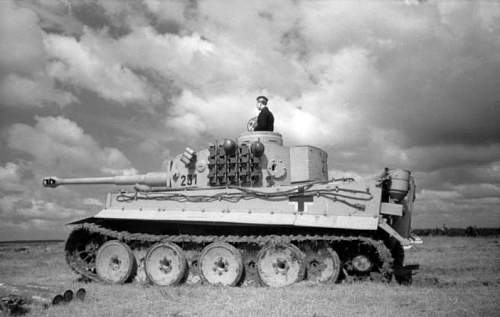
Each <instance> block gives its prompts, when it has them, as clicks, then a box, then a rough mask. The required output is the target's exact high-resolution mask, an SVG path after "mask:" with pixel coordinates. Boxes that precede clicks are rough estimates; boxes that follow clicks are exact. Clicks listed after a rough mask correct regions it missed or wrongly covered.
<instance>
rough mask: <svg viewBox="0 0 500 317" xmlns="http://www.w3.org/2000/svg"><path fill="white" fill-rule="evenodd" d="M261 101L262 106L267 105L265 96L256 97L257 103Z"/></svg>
mask: <svg viewBox="0 0 500 317" xmlns="http://www.w3.org/2000/svg"><path fill="white" fill-rule="evenodd" d="M259 100H263V104H265V105H267V100H268V99H267V97H266V96H259V97H257V101H259Z"/></svg>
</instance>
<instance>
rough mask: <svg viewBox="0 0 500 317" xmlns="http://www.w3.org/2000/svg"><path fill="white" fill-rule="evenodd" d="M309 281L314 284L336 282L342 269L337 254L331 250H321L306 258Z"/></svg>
mask: <svg viewBox="0 0 500 317" xmlns="http://www.w3.org/2000/svg"><path fill="white" fill-rule="evenodd" d="M306 262H307V279H308V280H310V281H313V282H320V283H326V282H336V281H337V279H338V277H339V274H340V270H341V269H342V266H341V263H340V258H339V255H338V254H337V252H336V251H335V250H333V249H331V248H320V249H318V250H317V251H316V252H314V251H313V252H312V253H311V254H309V255H308V256H307V258H306Z"/></svg>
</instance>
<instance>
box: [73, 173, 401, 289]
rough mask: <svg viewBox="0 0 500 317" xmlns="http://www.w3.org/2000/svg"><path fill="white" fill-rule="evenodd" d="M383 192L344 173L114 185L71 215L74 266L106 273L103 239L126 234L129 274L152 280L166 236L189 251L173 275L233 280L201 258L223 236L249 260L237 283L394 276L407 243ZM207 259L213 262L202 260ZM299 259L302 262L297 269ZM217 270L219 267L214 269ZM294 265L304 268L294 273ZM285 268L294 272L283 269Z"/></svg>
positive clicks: (187, 279)
mask: <svg viewBox="0 0 500 317" xmlns="http://www.w3.org/2000/svg"><path fill="white" fill-rule="evenodd" d="M381 196H382V193H381V188H380V187H377V186H376V183H375V182H373V183H371V184H370V183H366V182H353V181H346V180H344V181H337V182H315V183H310V184H302V185H300V186H298V185H293V186H281V187H280V188H259V189H258V190H257V189H248V188H247V189H241V188H229V187H226V188H209V189H196V188H191V189H185V190H182V191H178V190H171V191H155V192H120V193H110V194H108V196H107V199H106V204H105V208H104V209H102V210H101V211H100V212H99V213H97V214H96V215H95V216H94V217H91V218H87V219H82V220H79V221H76V222H73V223H71V225H73V226H74V229H73V232H72V233H71V235H70V237H69V238H68V240H67V243H66V258H67V262H68V264H69V265H70V267H71V268H72V269H73V270H74V271H75V272H76V273H78V274H80V275H83V276H86V277H87V278H89V279H93V280H99V281H104V280H103V279H102V278H101V277H100V276H99V274H98V273H97V269H96V266H98V262H97V265H96V257H97V256H98V252H99V250H100V248H101V246H102V245H103V244H104V243H106V242H107V241H114V240H116V241H120V242H121V243H123V244H124V245H126V246H127V248H129V249H130V252H132V254H133V257H134V259H135V260H134V261H135V263H136V264H135V266H134V267H133V268H132V267H131V268H130V270H131V272H132V271H133V272H132V273H131V275H130V277H127V278H124V279H123V281H136V282H140V283H149V282H151V278H148V276H150V275H148V274H147V273H148V272H150V271H149V270H152V269H148V267H147V266H145V265H144V263H150V262H148V259H149V258H148V252H150V251H149V250H152V249H155V250H158V244H162V243H163V244H168V245H166V246H165V248H167V247H168V246H170V244H173V245H175V249H176V250H177V249H179V250H182V253H183V255H184V257H183V258H185V263H186V264H185V267H186V268H185V269H183V275H182V276H179V277H176V278H175V279H170V280H175V281H176V284H179V283H190V284H193V283H211V284H214V283H215V284H217V283H219V282H220V283H222V284H223V285H225V284H224V283H225V281H226V280H221V281H219V282H213V281H211V280H210V278H207V277H205V275H206V274H204V273H203V272H205V273H206V272H207V269H206V265H211V263H212V262H214V261H212V259H211V260H210V261H212V262H210V261H208V260H207V261H208V262H207V261H205V262H202V259H204V258H205V257H206V254H207V252H208V251H206V250H207V249H208V250H209V251H210V250H212V249H214V248H215V250H218V251H220V252H222V253H221V254H222V255H224V254H225V253H224V252H226V251H227V250H225V249H223V248H222V249H221V248H220V245H219V244H220V243H224V245H223V246H225V245H229V246H231V247H233V248H234V249H235V250H236V251H234V250H233V251H232V252H236V253H237V257H236V256H235V258H237V259H241V261H240V260H238V261H240V263H241V267H242V270H243V272H242V273H241V274H240V275H238V276H239V278H238V280H237V281H235V280H231V281H230V282H231V283H229V284H227V285H231V286H234V285H264V286H286V285H288V284H287V283H288V282H287V281H288V280H294V281H299V280H303V279H309V280H313V281H316V282H335V281H338V280H342V279H343V280H345V279H352V278H355V279H374V278H376V279H381V280H385V281H388V280H390V279H391V277H392V272H393V270H394V267H395V263H396V262H398V263H401V264H402V262H403V261H402V259H401V257H402V256H404V252H403V253H401V252H400V249H401V244H400V243H398V242H397V241H394V239H392V238H391V237H390V236H389V235H387V234H386V233H385V232H384V231H382V230H380V227H379V222H380V221H382V219H383V218H382V215H383V212H384V207H383V206H384V205H386V204H387V203H383V202H382V201H381ZM391 205H392V209H391V212H393V213H394V212H395V211H394V208H396V213H397V209H398V208H399V209H402V208H403V205H396V204H391ZM276 245H277V246H278V247H279V248H281V249H279V250H278V251H280V250H281V251H280V252H283V255H280V256H279V257H277V258H276V259H274V260H275V263H274V262H273V263H274V266H273V267H271V266H268V267H267V268H266V267H265V263H266V259H267V258H269V257H271V258H272V256H271V255H272V254H274V253H273V252H278V251H276V250H273V252H271V251H269V250H268V249H269V248H271V247H272V246H276ZM216 247H219V249H220V250H219V249H217V248H216ZM211 248H212V249H211ZM221 250H222V251H221ZM263 250H267V251H268V252H267V253H265V252H264V253H263ZM283 250H286V252H289V253H291V254H294V255H293V256H291V257H290V259H296V261H295V262H290V263H289V264H286V265H284V267H285V269H283V270H285V273H283V272H281V271H280V270H279V269H276V268H275V267H276V265H278V264H279V261H278V260H279V259H287V257H286V256H287V254H288V253H286V252H285V251H283ZM297 250H298V251H297ZM396 250H399V251H398V252H396ZM123 252H125V251H123ZM179 252H180V251H179ZM227 252H229V251H227ZM227 252H226V253H227ZM262 254H265V255H262ZM270 254H271V255H270ZM332 254H334V255H335V256H332ZM401 254H402V255H401ZM393 255H395V256H393ZM266 256H267V258H266ZM395 257H397V258H398V259H397V261H395ZM153 258H154V257H153ZM215 258H217V257H215ZM218 258H221V257H218ZM262 258H264V260H263V259H262ZM337 258H338V260H335V259H337ZM359 258H361V259H365V262H366V261H367V262H368V263H369V268H368V269H367V270H363V269H362V267H361V268H360V267H356V265H354V264H353V259H359ZM231 259H232V258H229V260H231ZM183 261H184V260H183ZM234 261H236V260H234ZM269 261H272V260H268V262H269ZM276 261H278V262H276ZM290 261H291V260H290ZM336 261H337V262H336ZM200 263H208V264H206V265H205V268H204V267H203V266H202V267H199V265H200ZM262 263H263V264H262ZM269 263H270V262H269ZM286 263H288V262H286ZM335 263H337V265H335ZM259 264H262V265H263V266H262V267H260V266H259ZM294 265H295V266H296V267H297V270H296V271H293V270H292V269H291V268H293V267H294ZM183 267H184V266H183ZM288 267H290V269H289V268H288ZM212 269H214V270H218V269H219V267H217V266H214V267H213V268H212V267H210V268H209V269H208V271H211V270H212ZM293 272H302V273H300V274H299V273H297V274H298V275H296V276H288V275H293ZM283 274H284V275H285V277H286V279H282V278H281V277H282V275H283ZM222 276H224V275H222ZM235 276H236V275H235ZM280 278H281V279H280ZM159 280H161V279H159ZM121 281H122V280H121ZM105 282H109V281H105Z"/></svg>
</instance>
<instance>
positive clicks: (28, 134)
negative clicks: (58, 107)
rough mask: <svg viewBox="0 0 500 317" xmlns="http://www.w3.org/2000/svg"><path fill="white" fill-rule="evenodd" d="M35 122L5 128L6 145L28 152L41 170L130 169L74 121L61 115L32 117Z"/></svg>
mask: <svg viewBox="0 0 500 317" xmlns="http://www.w3.org/2000/svg"><path fill="white" fill-rule="evenodd" d="M35 120H36V124H35V125H34V126H29V125H26V124H20V123H18V124H14V125H12V126H11V127H10V129H9V130H8V139H7V141H8V146H9V147H10V148H12V149H14V150H18V151H21V152H23V153H27V154H30V155H31V156H32V158H33V160H34V163H35V164H37V165H38V167H39V168H43V169H44V170H45V171H47V170H50V169H52V170H53V171H58V172H59V173H65V174H67V175H71V174H74V173H78V172H80V173H87V172H94V173H96V172H101V173H111V174H117V171H118V170H125V171H128V173H130V168H131V163H130V161H129V160H128V159H127V158H126V157H125V155H123V153H122V152H121V151H119V150H118V149H116V148H110V147H101V146H99V144H98V143H97V142H96V141H95V140H94V139H93V138H92V137H91V136H90V135H88V134H85V133H84V131H83V129H82V128H81V127H79V126H78V125H77V124H76V123H75V122H73V121H71V120H69V119H66V118H64V117H36V118H35Z"/></svg>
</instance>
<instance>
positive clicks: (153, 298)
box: [0, 237, 500, 317]
mask: <svg viewBox="0 0 500 317" xmlns="http://www.w3.org/2000/svg"><path fill="white" fill-rule="evenodd" d="M20 247H21V246H20V245H19V244H16V245H2V244H0V282H4V283H14V284H24V283H38V284H48V285H52V286H53V287H54V288H55V289H63V288H70V287H71V288H73V289H75V288H78V287H85V288H86V289H87V292H88V297H87V299H86V301H85V302H84V303H81V302H72V303H70V304H68V305H65V306H56V307H51V308H48V309H43V308H41V307H39V306H33V308H32V310H31V312H30V313H29V314H28V316H117V317H118V316H120V317H121V316H318V317H319V316H368V315H369V316H499V315H500V237H488V238H479V237H478V238H461V237H456V238H450V237H428V238H426V239H425V244H424V245H422V246H417V247H415V248H414V249H412V250H410V251H409V252H407V260H406V263H407V264H417V263H418V264H420V270H419V271H418V273H417V275H415V276H414V283H413V285H412V286H401V285H397V284H395V283H391V284H380V283H370V282H366V283H355V284H341V285H336V284H330V285H312V284H310V283H307V282H304V283H299V284H297V285H294V286H292V287H287V288H282V289H270V288H264V287H262V288H255V287H243V288H219V287H210V286H205V285H198V286H181V287H169V288H158V287H150V286H145V285H138V284H134V285H121V286H110V285H100V284H94V283H93V284H86V285H85V284H81V283H77V282H75V275H74V274H73V273H71V271H70V270H69V269H68V268H67V266H66V264H65V262H64V257H63V252H62V248H63V245H62V244H61V243H57V244H48V245H47V244H38V245H25V246H24V247H26V248H27V249H26V250H25V251H22V250H19V248H20ZM16 249H17V250H16Z"/></svg>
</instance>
